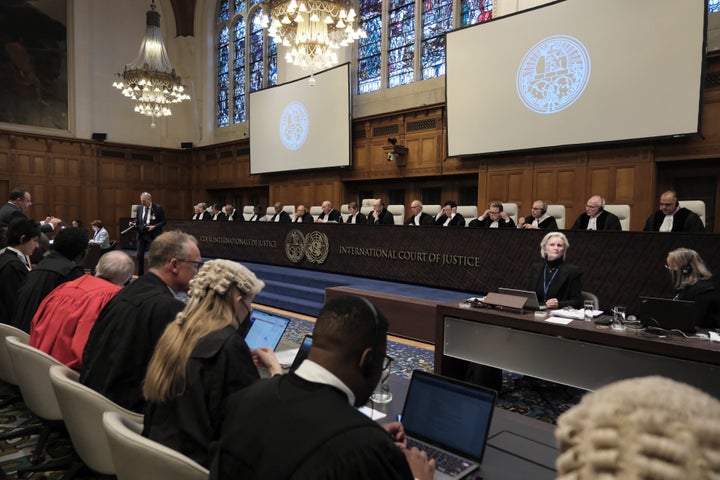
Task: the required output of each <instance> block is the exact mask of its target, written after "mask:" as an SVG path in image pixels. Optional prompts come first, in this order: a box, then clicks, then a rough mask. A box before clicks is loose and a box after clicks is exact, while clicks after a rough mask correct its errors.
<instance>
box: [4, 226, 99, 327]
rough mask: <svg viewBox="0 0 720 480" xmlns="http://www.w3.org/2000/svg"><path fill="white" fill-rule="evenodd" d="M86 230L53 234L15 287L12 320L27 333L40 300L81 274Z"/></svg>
mask: <svg viewBox="0 0 720 480" xmlns="http://www.w3.org/2000/svg"><path fill="white" fill-rule="evenodd" d="M89 241H90V239H89V238H88V234H87V232H86V231H85V230H82V229H80V228H76V227H68V228H64V229H62V230H60V231H59V232H58V233H57V235H55V240H54V242H53V244H52V247H51V250H50V253H49V254H48V255H47V256H46V257H45V258H43V259H42V261H41V262H40V263H39V264H38V265H37V266H36V267H34V268H33V269H32V271H31V272H30V273H29V274H28V276H27V278H26V279H25V281H24V282H23V284H22V285H21V286H20V290H18V298H17V306H16V308H15V313H14V315H13V321H12V324H13V325H14V326H15V327H17V328H19V329H21V330H23V331H25V332H28V333H30V324H31V323H32V318H33V316H34V315H35V312H36V311H37V309H38V307H39V306H40V302H42V300H43V298H45V297H46V296H47V295H48V294H49V293H50V292H51V291H52V290H53V289H54V288H55V287H57V286H58V285H60V284H61V283H65V282H69V281H71V280H75V279H76V278H79V277H81V276H82V275H83V269H82V266H81V265H82V262H83V259H84V258H85V252H87V248H88V242H89Z"/></svg>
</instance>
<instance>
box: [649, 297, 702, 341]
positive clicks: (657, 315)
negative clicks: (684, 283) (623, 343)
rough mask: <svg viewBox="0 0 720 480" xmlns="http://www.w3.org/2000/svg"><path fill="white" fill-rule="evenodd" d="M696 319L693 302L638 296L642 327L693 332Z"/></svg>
mask: <svg viewBox="0 0 720 480" xmlns="http://www.w3.org/2000/svg"><path fill="white" fill-rule="evenodd" d="M696 319H697V309H696V308H695V302H689V301H687V300H672V299H670V298H655V297H640V322H642V324H643V326H644V327H656V328H662V329H665V330H681V331H683V332H692V333H695V330H696V328H695V325H696V323H695V322H696Z"/></svg>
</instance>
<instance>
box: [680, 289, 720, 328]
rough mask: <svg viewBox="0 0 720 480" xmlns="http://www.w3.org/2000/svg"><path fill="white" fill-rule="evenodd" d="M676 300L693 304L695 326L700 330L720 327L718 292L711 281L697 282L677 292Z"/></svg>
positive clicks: (719, 294)
mask: <svg viewBox="0 0 720 480" xmlns="http://www.w3.org/2000/svg"><path fill="white" fill-rule="evenodd" d="M677 294H678V297H677V298H678V300H689V301H693V302H695V311H696V317H695V326H697V327H700V328H718V327H720V292H719V291H718V290H717V289H716V288H715V283H714V282H713V281H712V279H708V280H698V281H697V283H695V285H690V286H688V287H685V288H683V289H682V290H678V292H677Z"/></svg>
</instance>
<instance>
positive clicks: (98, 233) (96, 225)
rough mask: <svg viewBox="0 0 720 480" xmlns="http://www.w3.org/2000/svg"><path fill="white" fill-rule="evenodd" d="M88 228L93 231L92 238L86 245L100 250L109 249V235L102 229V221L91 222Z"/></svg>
mask: <svg viewBox="0 0 720 480" xmlns="http://www.w3.org/2000/svg"><path fill="white" fill-rule="evenodd" d="M90 226H91V227H92V229H93V236H92V238H90V241H88V243H89V244H90V245H99V246H100V248H110V234H109V233H108V231H107V230H105V228H104V227H103V224H102V221H100V220H93V221H92V223H91V224H90Z"/></svg>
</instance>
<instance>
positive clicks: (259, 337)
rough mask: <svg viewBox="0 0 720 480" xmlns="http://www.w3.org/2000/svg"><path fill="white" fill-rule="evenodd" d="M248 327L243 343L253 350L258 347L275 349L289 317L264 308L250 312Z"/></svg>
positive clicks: (288, 322) (288, 321)
mask: <svg viewBox="0 0 720 480" xmlns="http://www.w3.org/2000/svg"><path fill="white" fill-rule="evenodd" d="M248 321H249V322H250V329H249V330H248V333H247V334H246V335H245V343H247V346H248V347H250V350H254V349H256V348H260V347H269V348H272V349H273V350H275V349H276V348H277V346H278V343H280V339H281V338H282V336H283V333H285V329H286V328H287V326H288V325H289V324H290V318H289V317H286V316H284V315H278V314H277V313H272V312H267V311H265V310H253V311H252V312H250V318H249V319H248Z"/></svg>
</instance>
